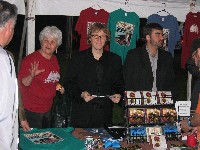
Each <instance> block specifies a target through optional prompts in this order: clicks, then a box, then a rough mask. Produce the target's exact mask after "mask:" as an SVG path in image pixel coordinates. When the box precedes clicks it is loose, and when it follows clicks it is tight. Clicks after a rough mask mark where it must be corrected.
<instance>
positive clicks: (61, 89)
mask: <svg viewBox="0 0 200 150" xmlns="http://www.w3.org/2000/svg"><path fill="white" fill-rule="evenodd" d="M56 90H57V91H60V93H61V94H63V93H64V92H65V88H64V87H63V86H62V85H61V84H59V83H58V84H57V85H56Z"/></svg>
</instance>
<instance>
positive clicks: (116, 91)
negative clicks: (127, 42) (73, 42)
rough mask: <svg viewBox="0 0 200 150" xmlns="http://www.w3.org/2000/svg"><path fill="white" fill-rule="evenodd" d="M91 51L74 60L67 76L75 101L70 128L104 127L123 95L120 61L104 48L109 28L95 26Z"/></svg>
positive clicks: (80, 53) (99, 24)
mask: <svg viewBox="0 0 200 150" xmlns="http://www.w3.org/2000/svg"><path fill="white" fill-rule="evenodd" d="M87 38H88V43H90V44H91V48H89V49H87V50H84V51H81V52H79V53H78V54H77V55H76V56H74V57H72V59H71V61H70V63H69V66H68V70H67V75H66V89H67V90H68V92H69V95H70V98H71V100H72V112H71V126H72V127H80V128H94V127H104V124H110V123H112V104H113V103H118V102H119V101H120V99H121V97H122V94H123V93H124V86H123V85H124V84H123V72H122V62H121V58H120V57H119V56H118V55H116V54H114V53H112V52H109V51H105V50H104V46H105V45H106V43H107V42H109V39H110V33H109V31H108V29H106V28H105V27H104V25H102V24H101V23H94V24H93V25H92V26H91V27H90V28H89V32H88V37H87Z"/></svg>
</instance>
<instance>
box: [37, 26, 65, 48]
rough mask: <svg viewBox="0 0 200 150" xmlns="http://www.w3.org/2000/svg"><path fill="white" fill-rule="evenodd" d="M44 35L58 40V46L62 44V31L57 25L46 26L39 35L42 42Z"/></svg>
mask: <svg viewBox="0 0 200 150" xmlns="http://www.w3.org/2000/svg"><path fill="white" fill-rule="evenodd" d="M44 37H52V38H54V39H55V40H56V41H57V44H58V46H60V45H61V44H62V32H61V30H59V29H58V28H57V27H56V26H46V27H45V28H44V29H43V30H42V31H41V32H40V35H39V40H40V43H41V42H42V40H43V39H44Z"/></svg>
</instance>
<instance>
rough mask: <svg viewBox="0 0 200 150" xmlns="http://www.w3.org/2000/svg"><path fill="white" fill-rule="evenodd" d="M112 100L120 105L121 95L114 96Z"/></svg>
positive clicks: (111, 97)
mask: <svg viewBox="0 0 200 150" xmlns="http://www.w3.org/2000/svg"><path fill="white" fill-rule="evenodd" d="M110 99H111V100H112V101H113V102H114V103H119V101H120V99H121V95H120V94H113V95H111V96H110Z"/></svg>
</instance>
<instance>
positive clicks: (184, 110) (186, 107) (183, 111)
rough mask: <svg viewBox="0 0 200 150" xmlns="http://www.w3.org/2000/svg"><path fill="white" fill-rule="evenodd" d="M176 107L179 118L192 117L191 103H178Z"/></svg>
mask: <svg viewBox="0 0 200 150" xmlns="http://www.w3.org/2000/svg"><path fill="white" fill-rule="evenodd" d="M175 107H176V112H177V115H178V116H188V117H189V116H190V107H191V101H177V102H176V103H175Z"/></svg>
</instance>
